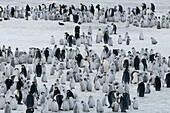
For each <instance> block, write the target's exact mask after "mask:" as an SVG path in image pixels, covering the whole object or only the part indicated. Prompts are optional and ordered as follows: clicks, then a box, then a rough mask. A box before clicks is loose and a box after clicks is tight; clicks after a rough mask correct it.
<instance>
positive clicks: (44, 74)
mask: <svg viewBox="0 0 170 113" xmlns="http://www.w3.org/2000/svg"><path fill="white" fill-rule="evenodd" d="M41 81H42V82H48V81H47V76H46V73H45V72H44V73H43V76H42V78H41Z"/></svg>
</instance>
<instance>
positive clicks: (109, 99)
mask: <svg viewBox="0 0 170 113" xmlns="http://www.w3.org/2000/svg"><path fill="white" fill-rule="evenodd" d="M115 94H116V91H111V92H109V94H108V102H109V108H111V107H112V103H113V102H114V101H115V100H116V97H115Z"/></svg>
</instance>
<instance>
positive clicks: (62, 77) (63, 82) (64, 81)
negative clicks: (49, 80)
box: [61, 74, 66, 84]
mask: <svg viewBox="0 0 170 113" xmlns="http://www.w3.org/2000/svg"><path fill="white" fill-rule="evenodd" d="M65 83H66V75H65V74H62V75H61V84H65Z"/></svg>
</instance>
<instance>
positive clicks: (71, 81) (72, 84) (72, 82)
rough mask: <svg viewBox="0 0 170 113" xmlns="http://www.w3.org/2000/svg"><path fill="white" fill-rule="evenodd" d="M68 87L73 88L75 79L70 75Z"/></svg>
mask: <svg viewBox="0 0 170 113" xmlns="http://www.w3.org/2000/svg"><path fill="white" fill-rule="evenodd" d="M70 88H71V89H75V80H74V78H73V77H71V80H70Z"/></svg>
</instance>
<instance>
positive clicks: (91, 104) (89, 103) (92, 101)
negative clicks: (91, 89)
mask: <svg viewBox="0 0 170 113" xmlns="http://www.w3.org/2000/svg"><path fill="white" fill-rule="evenodd" d="M88 105H89V108H94V107H95V100H94V98H93V96H91V95H90V96H89V98H88Z"/></svg>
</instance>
